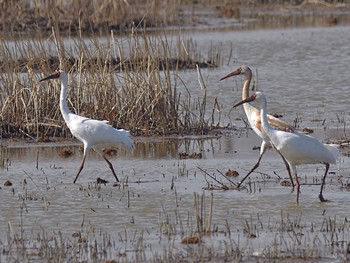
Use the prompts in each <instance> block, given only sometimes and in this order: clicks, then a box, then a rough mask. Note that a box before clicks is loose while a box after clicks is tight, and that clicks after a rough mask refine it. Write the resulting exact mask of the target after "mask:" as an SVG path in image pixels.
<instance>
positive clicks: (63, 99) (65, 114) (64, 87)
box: [60, 72, 70, 123]
mask: <svg viewBox="0 0 350 263" xmlns="http://www.w3.org/2000/svg"><path fill="white" fill-rule="evenodd" d="M60 79H61V94H60V110H61V113H62V116H63V119H64V120H65V122H66V123H68V122H69V114H70V111H69V108H68V105H67V95H66V93H67V84H68V76H67V74H66V73H65V72H61V74H60Z"/></svg>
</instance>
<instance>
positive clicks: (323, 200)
mask: <svg viewBox="0 0 350 263" xmlns="http://www.w3.org/2000/svg"><path fill="white" fill-rule="evenodd" d="M318 198H319V199H320V201H321V202H328V200H327V199H324V198H323V195H322V193H319V195H318Z"/></svg>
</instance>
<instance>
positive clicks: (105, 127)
mask: <svg viewBox="0 0 350 263" xmlns="http://www.w3.org/2000/svg"><path fill="white" fill-rule="evenodd" d="M49 79H60V81H61V93H60V110H61V113H62V116H63V119H64V121H65V122H66V124H67V126H68V127H69V129H70V131H71V133H72V134H73V135H74V137H76V138H77V139H78V140H79V141H81V142H82V143H83V144H84V156H83V160H82V162H81V165H80V167H79V171H78V173H77V175H76V177H75V179H74V183H75V182H76V181H77V179H78V177H79V174H80V172H81V171H82V170H83V167H84V163H85V159H86V156H87V154H88V152H89V150H90V149H91V148H92V149H94V150H95V152H97V153H98V154H100V155H101V156H102V157H103V158H104V159H105V160H106V162H107V163H108V166H109V168H110V169H111V171H112V173H113V175H114V177H115V179H116V180H117V182H119V179H118V177H117V175H116V173H115V171H114V168H113V165H112V163H111V162H110V161H109V160H108V159H107V157H106V156H105V154H104V153H103V148H105V147H110V146H116V147H121V148H128V149H134V148H135V146H134V142H133V140H132V139H131V138H130V137H129V132H128V131H126V130H123V129H115V128H114V127H112V126H111V125H109V124H108V122H107V121H99V120H94V119H89V118H85V117H82V116H79V115H77V114H74V113H72V112H70V110H69V108H68V105H67V100H66V89H67V83H68V76H67V74H66V72H64V71H63V70H56V71H55V72H54V73H53V74H52V75H50V76H48V77H46V78H43V79H41V80H40V82H41V81H44V80H49Z"/></svg>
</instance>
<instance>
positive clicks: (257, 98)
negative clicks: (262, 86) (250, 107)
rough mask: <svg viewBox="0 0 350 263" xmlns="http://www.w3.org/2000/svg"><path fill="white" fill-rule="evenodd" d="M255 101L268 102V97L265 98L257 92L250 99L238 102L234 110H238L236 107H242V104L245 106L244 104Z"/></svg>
mask: <svg viewBox="0 0 350 263" xmlns="http://www.w3.org/2000/svg"><path fill="white" fill-rule="evenodd" d="M255 100H256V101H258V100H260V101H266V97H265V95H264V94H263V93H262V92H260V91H257V92H255V93H254V94H253V95H251V96H250V97H248V98H246V99H244V100H242V101H240V102H238V103H237V104H235V105H234V106H233V108H236V107H238V106H240V105H242V104H244V103H248V102H252V101H255Z"/></svg>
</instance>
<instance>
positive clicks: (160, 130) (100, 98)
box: [0, 29, 220, 138]
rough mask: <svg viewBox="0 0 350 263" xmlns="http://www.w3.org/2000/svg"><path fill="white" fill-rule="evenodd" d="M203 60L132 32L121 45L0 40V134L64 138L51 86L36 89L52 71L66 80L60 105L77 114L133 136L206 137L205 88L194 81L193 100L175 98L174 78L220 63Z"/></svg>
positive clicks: (177, 39)
mask: <svg viewBox="0 0 350 263" xmlns="http://www.w3.org/2000/svg"><path fill="white" fill-rule="evenodd" d="M208 56H209V58H208V59H206V60H204V61H205V62H202V64H201V62H199V61H200V60H201V58H200V55H199V53H198V52H197V50H196V44H195V43H194V42H193V41H192V40H186V39H184V38H183V37H181V36H180V35H177V36H169V35H166V34H163V33H158V34H152V35H149V34H146V32H145V31H142V32H139V31H138V30H136V29H133V30H132V31H131V33H130V35H128V36H126V37H123V38H117V37H115V36H114V34H113V33H111V34H110V35H109V37H106V38H103V39H101V38H97V37H94V36H92V37H91V38H89V39H84V38H78V39H70V40H67V39H65V38H62V37H60V35H59V32H56V31H55V32H53V34H52V36H51V37H50V38H49V39H43V37H42V35H41V34H40V32H39V33H38V35H37V36H35V37H33V39H32V40H26V41H24V40H22V39H21V38H20V39H16V40H13V41H6V40H1V41H0V58H1V59H2V61H1V63H0V65H1V66H0V71H1V72H2V74H0V83H1V87H2V92H1V94H0V123H1V131H0V135H1V137H3V138H4V137H9V136H21V137H29V138H34V137H41V138H45V137H64V138H67V137H70V136H71V135H70V132H69V130H68V128H67V126H66V125H65V124H64V122H63V119H62V117H61V113H60V110H59V93H60V85H59V81H51V82H48V83H49V84H42V83H41V84H39V82H38V80H39V79H40V78H42V77H43V76H45V75H47V74H50V73H51V72H52V71H53V70H55V69H56V68H57V67H58V66H61V67H63V69H64V70H65V71H66V72H68V73H69V87H68V94H67V95H68V104H69V107H70V108H71V110H72V111H73V112H75V113H77V114H79V115H83V116H86V117H91V118H96V119H101V120H108V121H109V123H110V124H111V125H113V126H114V127H118V128H125V129H128V130H131V131H132V134H133V135H154V134H157V135H165V134H178V133H180V132H181V133H207V132H208V130H209V129H210V126H211V124H210V123H209V120H210V121H214V120H213V118H208V120H206V118H205V111H206V103H207V102H206V87H205V84H204V83H203V80H200V85H201V89H202V90H203V96H202V98H201V99H196V98H195V99H192V98H191V96H189V97H188V95H187V94H186V96H187V97H184V98H183V95H182V94H181V92H179V91H178V83H179V82H180V80H179V77H178V71H179V70H180V69H181V68H184V67H185V68H193V67H196V69H197V71H198V75H199V76H200V67H206V66H216V65H218V63H219V62H218V61H220V56H219V54H218V51H217V50H216V49H214V48H210V50H209V51H208ZM55 57H57V58H59V59H56V58H55ZM72 58H74V59H72ZM113 61H114V62H113ZM112 62H113V63H112ZM184 65H185V66H184ZM182 84H183V83H182ZM186 88H187V87H186ZM186 93H189V91H188V90H187V92H186Z"/></svg>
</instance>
